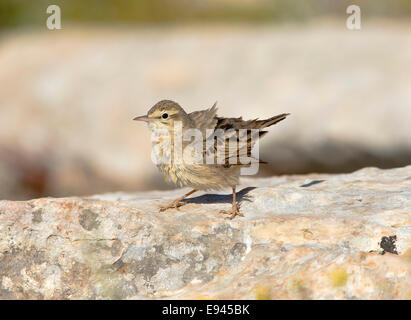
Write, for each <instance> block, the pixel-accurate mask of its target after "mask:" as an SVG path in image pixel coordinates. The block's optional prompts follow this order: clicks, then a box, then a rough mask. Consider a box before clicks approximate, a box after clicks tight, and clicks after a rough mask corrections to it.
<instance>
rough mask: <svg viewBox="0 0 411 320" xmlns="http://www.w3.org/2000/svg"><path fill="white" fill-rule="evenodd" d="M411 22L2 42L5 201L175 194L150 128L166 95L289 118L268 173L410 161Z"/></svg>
mask: <svg viewBox="0 0 411 320" xmlns="http://www.w3.org/2000/svg"><path fill="white" fill-rule="evenodd" d="M410 31H411V25H410V24H406V23H402V24H399V23H396V24H393V23H389V22H381V23H373V24H367V25H364V27H363V29H362V30H361V31H356V32H353V31H349V30H347V29H346V28H345V21H334V22H320V23H315V24H307V25H299V26H291V25H283V26H260V27H250V26H236V27H233V26H231V27H228V26H212V27H210V26H207V27H206V26H195V27H193V26H186V27H174V28H171V27H170V28H161V27H155V28H153V27H150V28H149V27H139V28H136V27H133V28H126V27H124V28H99V29H96V28H94V29H93V28H74V27H70V26H65V27H64V29H63V30H59V31H32V32H25V31H19V32H17V31H14V32H9V33H3V34H2V37H1V38H0V39H1V40H0V41H1V42H0V84H1V85H0V199H27V198H33V197H40V196H44V195H52V196H63V195H82V194H92V193H99V192H105V191H115V190H125V191H131V190H133V191H134V190H147V189H153V188H165V187H166V186H165V184H164V183H163V181H162V179H161V177H160V175H159V174H158V173H157V170H156V168H155V166H154V165H153V163H152V162H151V159H150V134H149V132H148V129H147V128H146V127H145V126H144V125H143V124H139V123H135V122H133V121H131V119H132V118H133V117H134V116H136V115H141V114H144V113H145V112H146V111H147V110H148V109H149V108H150V107H151V106H152V105H153V104H154V103H155V102H157V101H158V100H160V99H165V98H167V99H173V100H175V101H177V102H179V103H180V104H181V105H182V106H183V107H184V108H185V109H186V110H187V111H194V110H198V109H201V108H204V107H209V106H211V105H212V104H213V103H214V102H215V101H216V100H217V101H218V106H219V115H221V116H243V117H244V118H255V117H260V118H264V117H270V116H272V115H275V114H278V113H281V112H290V113H291V117H290V118H288V119H287V120H285V121H283V122H281V123H280V124H278V125H276V126H275V127H272V128H271V130H270V131H271V132H270V134H269V135H267V137H266V138H264V141H263V142H262V143H261V146H260V149H261V158H262V159H263V160H266V161H268V162H269V165H267V166H265V167H262V168H261V172H262V174H266V175H267V174H283V173H306V172H348V171H353V170H355V169H358V168H361V167H364V166H379V167H383V168H388V167H396V166H403V165H407V164H409V163H411V130H410V129H409V127H410V120H411V102H410V101H411V90H410V89H411V88H410V83H411V73H410V72H409V70H411V32H410Z"/></svg>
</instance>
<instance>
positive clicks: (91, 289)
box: [0, 166, 411, 299]
mask: <svg viewBox="0 0 411 320" xmlns="http://www.w3.org/2000/svg"><path fill="white" fill-rule="evenodd" d="M242 187H243V189H242V190H241V191H240V192H239V196H240V199H241V210H242V212H243V213H244V217H238V218H235V219H234V220H228V219H227V218H226V217H224V216H222V215H221V214H220V213H219V211H220V210H222V209H228V208H229V207H230V201H231V196H230V195H228V194H224V193H222V194H207V195H206V194H204V195H199V196H194V197H193V198H192V199H191V202H190V203H188V204H187V205H186V206H184V207H182V208H180V210H170V211H168V212H167V213H159V212H158V206H159V204H161V203H165V202H167V201H169V200H171V199H173V198H174V197H176V196H178V195H180V194H182V193H183V191H184V190H175V191H162V192H149V193H138V194H125V193H112V194H103V195H95V196H90V197H83V198H75V197H73V198H60V199H56V198H43V199H36V200H31V201H25V202H15V201H1V202H0V298H2V299H7V298H11V299H15V298H18V299H27V298H30V299H43V298H46V299H141V298H148V299H167V298H182V299H186V298H190V299H201V298H210V299H245V298H247V299H410V298H411V249H410V247H411V166H407V167H404V168H397V169H390V170H380V169H376V168H365V169H362V170H359V171H357V172H354V173H352V174H341V175H318V174H314V175H300V176H299V175H295V176H282V177H273V178H261V179H244V180H243V185H242ZM240 189H241V188H240ZM240 189H239V190H240Z"/></svg>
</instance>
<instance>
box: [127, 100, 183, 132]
mask: <svg viewBox="0 0 411 320" xmlns="http://www.w3.org/2000/svg"><path fill="white" fill-rule="evenodd" d="M187 118H188V116H187V113H186V112H185V111H184V109H183V108H181V107H180V105H179V104H178V103H176V102H174V101H171V100H161V101H160V102H157V103H156V104H155V105H154V106H153V107H152V108H151V109H150V110H148V112H147V115H145V116H140V117H135V118H134V119H133V120H136V121H144V122H147V124H148V127H149V128H150V130H156V129H168V130H171V129H173V127H174V121H182V123H183V124H184V122H185V121H187Z"/></svg>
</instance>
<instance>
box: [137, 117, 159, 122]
mask: <svg viewBox="0 0 411 320" xmlns="http://www.w3.org/2000/svg"><path fill="white" fill-rule="evenodd" d="M133 120H135V121H144V122H150V121H154V120H156V118H149V117H147V116H140V117H135V118H134V119H133Z"/></svg>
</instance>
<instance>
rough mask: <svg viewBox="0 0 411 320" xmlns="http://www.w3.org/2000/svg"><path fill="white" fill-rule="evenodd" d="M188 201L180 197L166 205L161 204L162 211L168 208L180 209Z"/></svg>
mask: <svg viewBox="0 0 411 320" xmlns="http://www.w3.org/2000/svg"><path fill="white" fill-rule="evenodd" d="M186 203H187V201H181V200H180V199H178V200H174V201H173V202H171V203H169V204H168V205H166V206H160V212H164V211H166V210H168V209H177V210H178V209H179V208H180V207H182V206H184V205H185V204H186Z"/></svg>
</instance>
